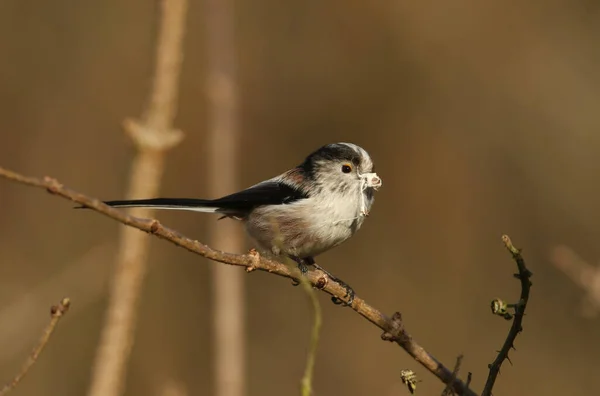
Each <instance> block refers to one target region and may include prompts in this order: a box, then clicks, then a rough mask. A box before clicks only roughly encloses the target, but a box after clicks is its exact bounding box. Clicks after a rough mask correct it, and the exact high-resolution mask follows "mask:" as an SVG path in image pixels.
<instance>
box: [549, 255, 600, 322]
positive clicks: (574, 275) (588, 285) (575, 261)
mask: <svg viewBox="0 0 600 396" xmlns="http://www.w3.org/2000/svg"><path fill="white" fill-rule="evenodd" d="M550 260H551V261H552V262H553V264H554V266H555V267H556V268H558V269H559V270H561V271H562V272H563V273H564V274H565V275H566V276H567V277H568V278H569V279H571V281H573V282H574V283H575V284H576V285H577V286H579V287H580V288H581V289H582V290H583V291H584V293H585V296H584V300H583V301H582V304H581V314H582V315H583V316H584V317H587V318H595V317H597V316H598V312H599V311H600V265H597V266H593V265H591V264H590V263H588V262H587V261H585V260H584V259H583V258H581V257H580V256H579V255H578V254H577V253H576V252H575V251H573V250H572V249H571V248H569V247H567V246H557V247H556V248H554V249H553V251H552V253H551V256H550Z"/></svg>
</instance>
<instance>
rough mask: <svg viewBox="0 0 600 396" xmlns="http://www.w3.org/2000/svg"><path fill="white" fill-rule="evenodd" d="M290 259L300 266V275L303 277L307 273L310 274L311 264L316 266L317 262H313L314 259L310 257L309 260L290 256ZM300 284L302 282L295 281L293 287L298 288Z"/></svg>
mask: <svg viewBox="0 0 600 396" xmlns="http://www.w3.org/2000/svg"><path fill="white" fill-rule="evenodd" d="M290 258H291V259H292V260H294V261H295V262H296V264H298V269H299V270H300V273H301V274H302V276H304V275H306V273H307V272H308V266H309V265H311V264H314V262H315V260H313V258H312V257H308V258H300V257H296V256H290ZM299 284H300V282H298V281H296V280H293V281H292V285H294V286H298V285H299Z"/></svg>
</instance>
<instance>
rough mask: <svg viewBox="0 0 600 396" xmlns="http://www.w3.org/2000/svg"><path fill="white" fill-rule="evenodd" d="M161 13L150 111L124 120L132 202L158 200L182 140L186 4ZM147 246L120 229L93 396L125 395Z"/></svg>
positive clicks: (166, 1) (140, 212)
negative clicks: (170, 157) (130, 148)
mask: <svg viewBox="0 0 600 396" xmlns="http://www.w3.org/2000/svg"><path fill="white" fill-rule="evenodd" d="M160 11H161V12H160V26H159V32H158V40H157V45H156V54H155V71H154V76H153V80H152V90H151V92H150V95H149V99H148V104H147V108H146V110H145V112H144V114H143V116H142V118H141V119H140V120H137V119H131V118H130V119H126V120H125V122H124V125H123V126H124V129H125V132H126V133H127V134H128V135H129V137H130V138H131V140H132V141H133V144H134V146H135V148H136V150H137V153H136V155H135V157H134V158H133V161H132V163H131V168H130V172H129V183H128V191H127V194H126V196H127V198H128V199H134V198H139V197H152V196H156V195H157V193H158V191H159V188H160V184H161V178H162V175H163V172H164V168H165V165H164V164H165V157H166V153H167V151H168V150H169V149H171V148H173V147H175V146H176V145H177V144H179V142H180V141H181V140H182V139H183V133H182V132H181V131H179V130H177V129H174V128H173V126H172V124H173V120H174V118H175V114H176V110H177V93H178V81H179V74H180V70H181V63H182V60H183V56H182V47H183V35H184V30H185V29H184V28H185V16H186V11H187V0H162V1H161V9H160ZM131 213H133V214H135V215H136V216H141V217H151V216H152V213H153V209H149V208H135V209H132V210H131ZM148 244H149V241H148V239H147V238H144V237H143V235H141V234H140V233H137V232H135V230H133V229H131V228H127V227H123V228H122V229H121V230H120V235H119V251H118V253H117V260H116V264H115V273H114V276H113V279H112V280H111V284H110V294H109V299H108V308H107V311H106V317H105V320H104V325H103V327H102V332H101V334H100V343H99V346H98V351H97V353H96V357H95V361H94V366H93V372H92V381H91V384H90V389H89V392H88V394H89V395H90V396H117V395H119V394H120V393H122V388H123V384H124V382H125V377H126V371H127V362H128V360H129V355H130V353H131V350H132V346H133V342H134V336H133V335H134V332H135V327H136V323H137V310H138V309H137V308H138V302H139V299H140V294H141V291H142V286H143V281H144V278H145V275H146V272H147V266H148V264H147V263H148V261H147V260H146V257H147V254H148Z"/></svg>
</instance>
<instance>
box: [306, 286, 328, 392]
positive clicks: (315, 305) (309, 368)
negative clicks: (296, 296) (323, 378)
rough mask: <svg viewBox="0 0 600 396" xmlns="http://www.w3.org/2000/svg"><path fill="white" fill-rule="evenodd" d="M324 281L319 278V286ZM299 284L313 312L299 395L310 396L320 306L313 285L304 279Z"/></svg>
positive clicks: (315, 358)
mask: <svg viewBox="0 0 600 396" xmlns="http://www.w3.org/2000/svg"><path fill="white" fill-rule="evenodd" d="M324 279H326V278H321V281H320V282H319V286H321V285H323V284H324ZM300 283H302V287H303V289H304V291H305V292H306V295H307V296H308V299H309V302H310V306H311V308H312V312H313V325H312V329H311V332H310V343H309V347H308V356H307V357H306V366H305V368H304V376H303V377H302V382H301V386H300V391H301V392H300V393H301V395H302V396H310V395H311V394H312V383H313V373H314V371H315V361H316V360H317V349H318V346H319V339H320V335H321V324H322V315H321V304H320V303H319V299H318V298H317V294H316V293H315V289H314V288H313V285H312V284H311V283H310V282H309V281H308V280H307V279H306V278H304V277H301V278H300Z"/></svg>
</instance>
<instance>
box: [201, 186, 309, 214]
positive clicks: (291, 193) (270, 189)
mask: <svg viewBox="0 0 600 396" xmlns="http://www.w3.org/2000/svg"><path fill="white" fill-rule="evenodd" d="M306 198H308V194H306V193H305V192H304V191H302V190H301V189H300V188H298V187H295V186H291V185H290V184H288V183H282V182H281V181H280V180H277V179H271V180H267V181H264V182H262V183H258V184H256V185H254V186H252V187H249V188H247V189H245V190H242V191H239V192H236V193H233V194H231V195H227V196H225V197H223V198H219V199H215V200H214V201H212V203H213V204H214V205H215V206H218V207H219V212H223V213H230V212H231V213H247V212H248V211H250V210H252V209H254V208H256V207H258V206H263V205H282V204H289V203H292V202H295V201H298V200H301V199H306Z"/></svg>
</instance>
